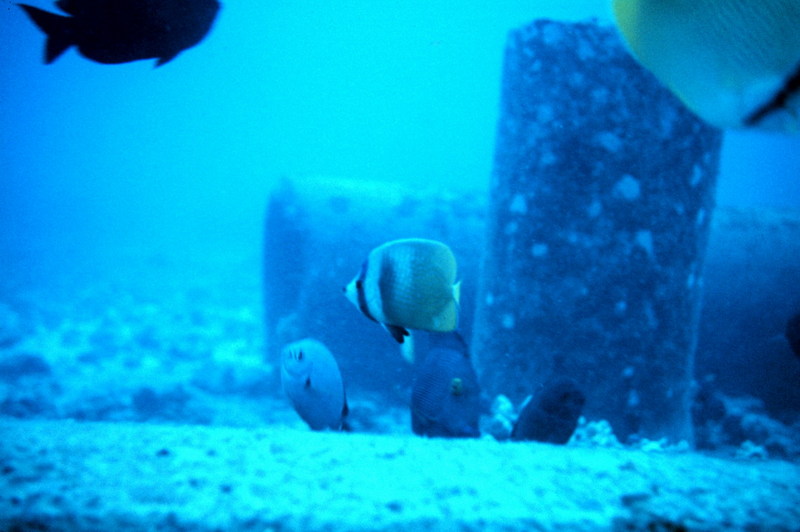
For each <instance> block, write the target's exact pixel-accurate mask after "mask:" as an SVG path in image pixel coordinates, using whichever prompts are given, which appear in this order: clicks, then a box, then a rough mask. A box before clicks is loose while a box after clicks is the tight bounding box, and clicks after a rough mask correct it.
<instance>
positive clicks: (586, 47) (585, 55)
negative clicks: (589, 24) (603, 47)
mask: <svg viewBox="0 0 800 532" xmlns="http://www.w3.org/2000/svg"><path fill="white" fill-rule="evenodd" d="M594 56H595V47H594V46H591V45H590V44H589V43H588V42H586V41H584V40H581V42H580V43H578V57H579V58H580V60H581V61H586V60H587V59H589V58H592V57H594Z"/></svg>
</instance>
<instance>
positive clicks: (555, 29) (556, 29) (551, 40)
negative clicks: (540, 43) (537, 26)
mask: <svg viewBox="0 0 800 532" xmlns="http://www.w3.org/2000/svg"><path fill="white" fill-rule="evenodd" d="M542 36H543V37H544V42H545V44H547V45H548V46H553V45H554V44H558V43H559V42H560V41H561V39H563V38H564V31H563V30H562V29H561V26H559V25H558V24H548V25H547V26H545V27H544V28H543V29H542Z"/></svg>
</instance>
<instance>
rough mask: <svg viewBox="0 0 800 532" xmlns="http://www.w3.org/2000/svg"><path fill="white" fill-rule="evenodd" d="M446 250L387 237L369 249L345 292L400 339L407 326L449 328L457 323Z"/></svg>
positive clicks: (456, 292)
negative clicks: (381, 242) (390, 239)
mask: <svg viewBox="0 0 800 532" xmlns="http://www.w3.org/2000/svg"><path fill="white" fill-rule="evenodd" d="M456 270H457V266H456V259H455V256H454V255H453V252H452V251H451V250H450V248H449V247H448V246H447V245H446V244H443V243H442V242H438V241H436V240H426V239H422V238H407V239H401V240H393V241H391V242H387V243H385V244H383V245H381V246H378V247H377V248H375V249H373V250H372V251H371V252H370V253H369V256H368V257H367V260H366V261H365V262H364V264H363V265H362V267H361V271H360V272H359V274H358V275H357V276H356V277H355V278H354V279H353V280H352V281H351V282H350V283H349V284H348V285H347V287H345V295H346V296H347V298H348V299H349V300H350V301H351V302H353V304H354V305H356V307H358V309H359V310H361V312H362V313H363V314H364V315H365V316H367V317H368V318H370V319H372V320H374V321H377V322H379V323H381V324H382V325H383V326H384V327H386V329H387V330H388V331H389V332H390V334H391V335H392V337H393V338H395V340H397V341H398V342H400V343H403V340H404V338H405V337H406V336H408V335H409V333H408V330H407V329H419V330H425V331H436V332H449V331H453V330H455V328H456V326H457V325H458V301H459V296H460V283H456V282H455V280H456Z"/></svg>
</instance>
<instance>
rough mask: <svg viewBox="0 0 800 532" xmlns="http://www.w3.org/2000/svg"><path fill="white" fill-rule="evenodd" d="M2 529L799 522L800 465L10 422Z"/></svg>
mask: <svg viewBox="0 0 800 532" xmlns="http://www.w3.org/2000/svg"><path fill="white" fill-rule="evenodd" d="M0 435H2V436H1V437H0V472H1V473H0V529H2V530H142V529H146V530H308V531H311V530H412V529H413V530H423V529H425V530H787V531H788V530H800V508H798V505H797V502H798V501H800V467H798V466H797V465H793V464H790V463H786V462H777V461H776V462H758V463H753V462H735V461H724V460H720V459H715V458H709V457H704V456H700V455H696V454H690V453H684V454H661V453H652V454H649V453H645V452H642V451H630V450H622V449H607V448H581V447H558V446H550V445H544V444H533V443H525V444H522V443H516V444H515V443H499V442H496V441H494V440H493V439H491V438H484V439H480V440H463V441H458V440H429V439H423V438H409V437H399V436H376V435H364V434H341V433H310V432H306V431H298V430H286V429H280V430H276V429H270V428H263V429H255V430H253V429H237V428H210V427H201V426H166V425H160V426H159V425H149V424H129V423H77V422H74V421H12V420H2V421H0Z"/></svg>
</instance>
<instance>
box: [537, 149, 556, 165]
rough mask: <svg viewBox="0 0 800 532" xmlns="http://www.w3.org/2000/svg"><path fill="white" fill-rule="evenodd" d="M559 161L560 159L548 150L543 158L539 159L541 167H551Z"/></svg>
mask: <svg viewBox="0 0 800 532" xmlns="http://www.w3.org/2000/svg"><path fill="white" fill-rule="evenodd" d="M557 160H558V158H557V157H556V155H555V154H554V153H553V152H551V151H549V150H548V151H546V152H544V153H543V154H542V156H541V157H539V164H540V165H541V166H550V165H552V164H554V163H555V162H556V161H557Z"/></svg>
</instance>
